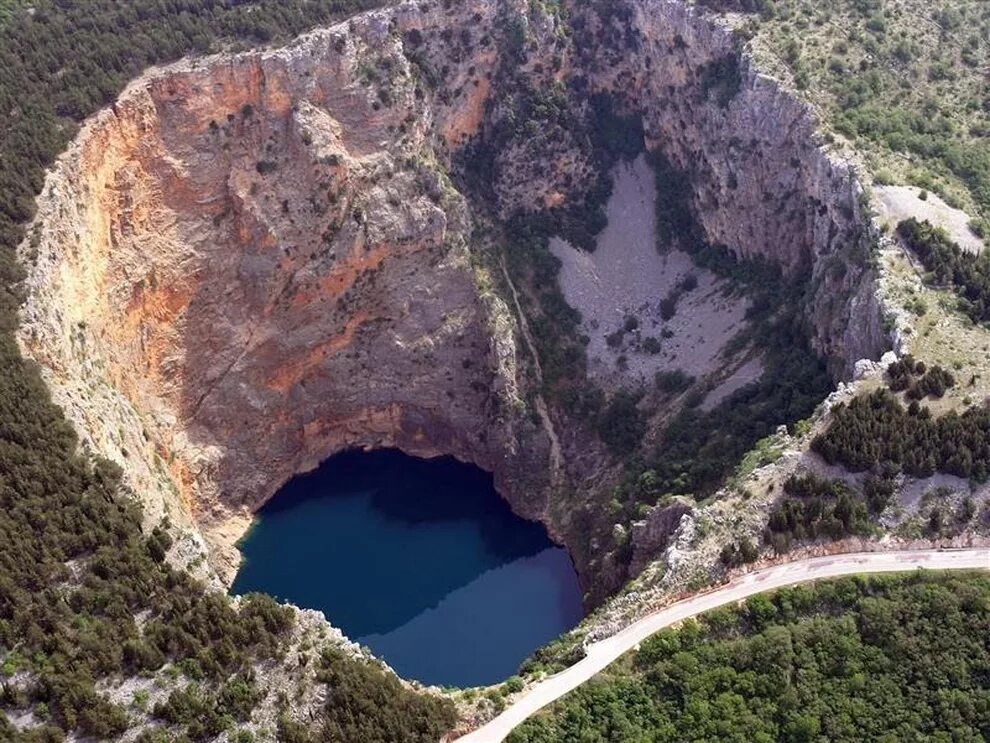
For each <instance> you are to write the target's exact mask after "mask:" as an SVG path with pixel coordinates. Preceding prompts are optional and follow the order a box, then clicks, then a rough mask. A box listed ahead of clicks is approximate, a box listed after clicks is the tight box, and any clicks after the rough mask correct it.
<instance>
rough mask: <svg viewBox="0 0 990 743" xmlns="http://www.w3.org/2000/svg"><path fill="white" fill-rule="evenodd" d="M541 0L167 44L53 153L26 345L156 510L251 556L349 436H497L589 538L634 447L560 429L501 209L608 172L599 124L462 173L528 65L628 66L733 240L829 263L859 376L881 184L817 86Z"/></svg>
mask: <svg viewBox="0 0 990 743" xmlns="http://www.w3.org/2000/svg"><path fill="white" fill-rule="evenodd" d="M546 5H547V6H548V7H547V8H544V7H542V6H541V5H540V4H537V3H530V2H527V1H525V0H512V1H511V2H509V1H508V0H469V1H468V2H464V3H457V4H451V3H445V2H422V3H416V2H408V3H403V4H400V5H398V6H396V7H394V8H391V9H386V10H381V11H375V12H371V13H367V14H364V15H361V16H359V17H357V18H355V19H353V20H351V21H349V22H347V23H344V24H341V25H338V26H335V27H333V28H329V29H324V30H318V31H315V32H313V33H310V34H308V35H306V36H304V37H302V38H300V39H299V40H297V41H296V42H294V43H293V44H291V45H289V46H287V47H285V48H282V49H278V50H268V51H254V52H247V53H243V54H237V55H222V56H217V57H210V58H205V59H200V60H192V61H185V62H182V63H179V64H177V65H174V66H171V67H167V68H164V69H160V70H153V71H151V72H149V73H148V74H146V75H145V76H143V77H142V78H140V79H138V80H136V81H135V82H134V83H132V84H131V85H130V86H129V87H128V89H127V90H126V91H125V93H124V94H123V95H122V96H121V97H120V99H119V100H118V101H117V103H116V104H115V105H114V106H112V107H111V108H110V109H108V110H105V111H103V112H102V113H100V114H99V115H98V116H96V117H95V118H94V119H92V120H91V121H90V122H88V123H87V125H86V126H85V127H84V128H83V130H82V131H81V133H80V135H79V137H78V138H77V140H76V141H75V142H74V144H73V145H72V147H71V149H70V150H69V151H68V152H67V153H66V154H65V155H64V156H63V157H62V158H61V159H60V161H59V163H58V166H57V167H56V168H55V170H54V171H53V172H52V173H51V174H50V176H49V178H48V180H47V183H46V186H45V190H44V193H43V195H42V197H41V199H40V202H39V206H40V208H39V213H38V218H37V221H36V225H35V227H34V229H33V231H32V235H31V238H30V239H29V240H28V241H26V243H25V245H24V248H23V256H24V259H25V261H26V262H27V263H28V264H29V269H30V271H29V279H28V282H27V290H28V297H29V298H28V301H27V304H26V306H25V309H24V314H23V325H22V330H21V336H20V337H21V342H22V344H23V346H24V348H25V349H26V352H27V353H28V354H29V355H30V356H32V357H33V358H35V359H36V360H37V361H38V362H39V363H41V365H42V366H43V367H44V370H45V373H46V377H47V379H48V381H49V383H50V385H51V387H52V390H53V394H54V397H55V399H56V401H57V402H59V403H60V404H61V405H63V406H64V407H65V408H66V412H67V413H68V415H69V417H70V418H71V419H72V420H73V421H74V422H75V423H76V425H77V427H78V428H79V430H80V432H81V434H82V436H83V439H84V441H85V442H87V444H88V445H89V446H91V447H92V448H93V449H94V450H95V451H96V452H98V453H100V454H102V455H104V456H107V457H109V458H111V459H113V460H115V461H117V462H119V463H120V464H122V465H123V466H124V469H125V472H126V473H127V476H128V482H129V483H130V484H131V485H132V487H133V488H134V490H135V491H136V492H138V493H140V494H141V495H142V497H143V498H144V499H145V501H146V506H147V511H148V517H149V519H152V520H156V519H158V518H159V517H160V516H161V515H162V514H163V513H166V512H168V513H170V514H171V516H172V519H173V521H178V522H180V523H186V524H188V525H190V526H191V527H194V531H195V529H201V530H202V531H203V532H204V533H205V535H206V537H207V541H208V542H209V543H210V545H211V546H212V547H213V548H214V549H213V550H212V555H213V558H214V559H213V562H214V565H215V567H216V568H217V569H218V570H219V572H220V573H221V574H222V575H223V576H224V577H225V578H228V579H229V578H230V577H231V576H232V571H233V568H234V567H235V565H236V552H235V551H234V550H233V548H232V545H233V541H234V540H235V539H236V538H237V537H238V536H240V534H242V533H243V529H244V528H245V527H246V525H247V523H248V522H249V520H250V515H251V513H252V512H253V511H255V510H256V509H257V508H258V507H259V506H260V505H261V504H263V503H264V502H265V501H266V500H267V499H268V498H270V497H271V495H272V494H273V493H274V492H275V491H276V490H277V489H278V487H279V486H280V485H281V484H282V483H284V482H285V481H286V480H287V479H288V478H290V477H291V476H292V475H294V474H296V473H299V472H301V471H305V470H307V469H310V468H313V467H315V466H316V465H317V464H318V463H319V462H320V461H321V460H322V459H324V458H326V457H328V456H330V455H331V454H333V453H335V452H338V451H340V450H343V449H346V448H352V447H381V446H396V447H399V448H401V449H403V450H405V451H407V452H410V453H412V454H416V455H423V456H429V455H435V454H452V455H454V456H457V457H458V458H460V459H463V460H466V461H470V462H474V463H477V464H478V465H480V466H481V467H484V468H486V469H488V470H491V471H492V472H493V473H494V475H495V481H496V485H497V486H498V488H499V490H500V492H501V493H502V494H503V495H504V496H505V497H506V499H507V500H508V501H509V502H510V503H511V504H512V506H513V507H514V508H515V509H516V510H517V511H518V512H519V513H520V514H522V515H524V516H529V517H532V518H539V519H542V520H544V521H545V522H546V523H547V524H548V527H549V528H550V530H551V533H553V534H554V535H555V536H556V537H558V538H560V539H562V540H563V541H565V542H566V543H568V544H571V545H572V546H573V545H574V544H575V542H576V541H577V540H582V539H585V538H586V536H587V534H586V530H585V529H584V527H582V525H581V523H580V521H579V520H573V519H571V518H569V515H568V503H569V501H568V500H567V497H568V496H569V494H570V493H571V492H572V491H573V490H580V489H584V490H588V489H589V488H590V489H592V490H593V489H594V487H595V485H594V483H595V482H596V481H595V478H594V475H595V474H596V473H595V472H594V469H595V467H598V466H601V467H604V466H606V465H608V466H612V465H614V464H615V463H614V462H608V461H607V458H605V457H604V456H600V457H597V458H596V457H595V456H593V457H591V458H590V459H588V458H587V457H583V454H584V452H583V451H581V448H582V447H583V446H585V444H587V442H582V441H571V443H570V445H565V447H564V450H563V453H561V450H560V448H559V447H560V444H559V443H558V437H557V434H556V432H555V431H554V430H553V427H554V423H553V422H552V421H554V420H556V421H558V423H559V422H560V421H562V420H564V421H566V417H564V416H561V415H560V414H559V413H556V412H555V413H554V415H548V414H547V413H546V408H545V404H544V402H543V400H542V399H541V398H540V395H539V379H538V378H535V377H534V375H533V373H532V372H531V371H528V369H529V367H527V366H526V365H524V364H522V363H517V358H519V359H521V358H522V356H523V355H524V354H526V353H531V352H532V349H528V348H526V347H525V346H526V344H525V343H524V341H525V335H526V334H525V332H524V327H523V325H522V324H521V323H520V322H519V318H518V317H517V316H516V314H515V312H516V309H515V308H516V305H515V302H514V300H513V297H512V295H511V292H510V291H508V288H507V287H506V286H505V283H504V279H503V278H502V277H501V276H500V275H499V272H498V265H499V264H498V260H497V257H496V256H495V255H494V254H493V253H492V250H493V248H492V246H491V245H490V242H489V241H487V240H486V239H483V236H482V235H481V234H480V232H479V230H478V229H477V228H478V226H479V225H484V224H485V223H486V222H485V220H486V219H488V218H489V216H490V214H489V212H490V210H489V207H492V208H494V211H495V212H497V213H498V214H499V215H500V216H502V217H504V216H507V215H509V214H511V213H513V212H514V211H518V210H520V209H525V210H534V209H535V210H545V209H554V208H564V207H566V206H567V205H568V204H571V203H577V202H578V201H579V199H580V198H582V196H583V194H584V193H586V192H587V190H588V188H589V187H590V186H589V184H590V183H591V182H592V181H593V180H594V179H595V178H597V177H598V176H599V175H600V173H598V172H597V170H596V168H597V167H598V164H597V163H596V161H595V159H594V156H593V147H592V146H591V144H590V142H589V139H588V131H587V129H586V128H585V129H581V128H580V127H570V128H569V127H568V126H561V127H559V131H558V134H560V136H553V137H552V136H550V135H551V134H552V133H553V132H552V131H551V130H549V129H543V128H541V127H538V126H537V127H531V128H530V130H529V131H528V134H527V130H526V129H525V127H520V131H521V132H522V133H523V135H524V136H518V137H515V138H514V139H510V140H507V141H502V142H499V143H498V145H499V147H498V152H496V154H495V158H494V160H493V161H492V167H491V169H490V171H488V172H486V173H484V174H483V176H484V177H485V178H487V179H489V182H490V185H491V189H492V193H493V194H495V199H496V202H497V203H495V204H494V205H485V204H481V203H478V202H477V201H476V202H474V203H472V201H471V200H470V199H469V198H467V197H466V196H465V195H464V194H462V193H461V192H459V191H458V190H457V189H456V188H454V186H453V185H452V181H451V180H450V178H449V177H448V174H449V173H451V172H454V171H456V170H457V167H455V163H457V162H459V161H460V160H461V159H463V158H464V157H465V156H466V155H467V154H468V153H470V152H471V151H472V148H476V147H478V145H479V143H484V142H485V141H486V138H487V137H488V136H489V135H490V133H491V132H492V131H493V129H494V128H495V127H496V125H497V124H498V123H499V122H501V121H504V120H505V119H506V117H511V116H513V111H514V105H515V103H517V102H518V97H517V96H513V95H509V93H510V91H506V90H502V89H499V88H498V85H499V84H500V82H503V81H504V80H505V79H506V75H507V74H508V73H509V72H511V75H512V77H513V79H514V80H515V81H517V82H518V81H519V80H523V81H525V82H526V86H527V89H528V90H532V91H542V92H543V93H547V94H549V95H551V97H552V98H553V100H554V101H559V102H560V106H559V114H560V116H559V118H560V119H561V120H567V118H568V117H572V118H574V119H575V120H582V117H584V119H585V120H586V116H587V112H588V104H587V101H588V98H589V96H590V95H592V94H594V93H603V92H608V93H611V94H612V95H613V97H614V98H615V99H616V100H617V101H618V102H619V105H620V106H621V107H622V108H623V110H625V111H626V112H628V113H632V114H633V115H635V116H638V117H641V118H642V120H643V122H644V128H645V131H646V133H647V139H648V144H649V145H650V146H651V147H653V148H656V149H659V150H661V151H663V152H664V153H665V155H666V156H667V157H668V158H669V159H670V160H671V161H673V162H674V163H676V164H677V165H679V166H680V167H681V168H683V169H685V170H686V171H688V172H689V174H690V177H691V184H692V186H693V188H694V195H693V206H694V210H695V212H696V214H697V217H698V220H699V222H700V224H701V225H702V227H703V228H704V230H705V232H706V234H707V236H708V238H709V240H710V241H712V242H713V243H718V244H724V245H726V246H728V247H729V248H730V249H731V250H733V251H735V252H736V253H737V254H739V255H742V256H750V257H751V256H757V255H759V256H763V257H765V258H767V259H768V260H771V261H774V262H777V263H779V264H780V265H782V266H784V267H785V268H786V269H787V270H788V271H789V272H791V273H796V272H798V271H799V270H801V269H804V270H807V271H810V273H811V276H812V281H813V286H814V291H813V294H812V300H811V304H810V306H809V307H808V312H807V314H808V317H809V318H810V319H811V320H812V322H813V324H814V327H815V339H816V344H817V346H818V348H819V349H820V350H821V351H822V352H823V353H824V354H826V355H828V356H829V357H830V358H832V359H833V366H834V367H835V369H836V371H837V372H840V373H841V372H843V371H845V370H849V369H851V368H852V365H853V364H854V363H855V361H856V360H858V359H859V358H861V357H864V356H876V355H878V352H879V350H880V348H881V346H882V345H883V342H884V339H883V338H882V334H881V333H880V330H879V327H880V323H879V309H878V306H877V304H876V300H875V297H874V288H873V273H872V269H870V268H869V264H868V261H867V251H866V250H865V248H864V246H865V244H866V243H868V235H867V227H866V223H865V220H864V218H863V215H862V213H861V210H860V207H859V201H858V193H859V191H858V186H857V184H856V182H855V179H854V178H853V176H852V173H851V172H850V171H849V170H848V169H847V168H845V167H844V166H843V165H841V164H839V163H835V162H833V161H832V160H830V159H829V157H828V156H827V155H825V154H824V153H823V152H822V151H821V150H820V148H819V147H818V145H817V144H816V142H815V138H814V122H813V120H812V118H811V117H810V115H809V113H808V111H807V110H806V109H805V108H804V107H803V106H802V105H801V104H799V103H797V102H796V101H795V100H794V99H792V98H791V97H789V96H788V95H787V94H786V93H785V92H783V91H782V90H780V88H779V87H778V86H777V85H776V84H775V83H774V82H773V81H770V80H767V79H765V78H763V77H761V76H760V75H759V74H757V73H756V72H755V71H754V70H753V69H752V68H751V67H750V65H749V64H748V62H747V61H746V60H745V59H744V57H743V56H742V53H741V51H740V49H739V46H738V43H737V41H736V40H735V39H734V37H733V36H732V35H731V34H730V33H729V32H728V31H727V30H725V29H723V28H721V27H719V26H718V25H717V24H715V23H713V22H712V21H711V20H709V19H706V18H705V17H703V16H700V15H697V14H696V13H695V12H694V11H692V10H690V9H688V8H687V7H685V5H684V4H683V3H682V2H680V1H679V0H621V2H614V3H612V2H609V3H587V4H586V3H575V4H574V7H572V8H570V10H569V14H568V13H563V12H555V11H554V9H553V7H550V6H554V4H553V3H547V4H546ZM733 70H735V72H733ZM726 74H727V75H728V87H726V83H725V81H724V80H723V79H722V78H723V77H724V76H725V75H726ZM541 95H542V93H541ZM523 123H524V122H523ZM509 288H511V287H509ZM582 457H583V458H582ZM589 462H591V464H589ZM558 465H560V466H561V467H562V469H558ZM589 469H590V470H591V471H590V472H589ZM569 483H570V484H569ZM574 483H578V484H577V485H575V484H574ZM552 496H559V497H558V498H557V501H556V506H555V507H554V508H551V507H549V505H548V503H549V501H550V499H551V497H552ZM655 532H656V529H653V530H652V531H651V532H650V534H649V540H650V543H651V544H661V543H663V535H662V534H657V533H655ZM590 551H593V550H590ZM648 551H649V550H647V552H648ZM588 552H589V550H588V549H585V550H582V551H580V554H579V555H578V563H579V564H578V567H579V569H581V570H582V571H583V572H584V573H585V574H584V576H583V577H584V579H585V585H586V586H588V585H589V584H592V583H596V584H597V589H596V594H595V595H597V596H599V597H600V596H601V595H603V593H604V592H605V591H608V590H611V589H614V588H616V587H617V584H618V582H619V581H621V580H622V578H623V577H624V575H625V573H624V572H623V571H622V570H617V571H614V572H612V573H610V574H609V575H603V576H589V575H588V574H587V567H588V564H589V560H590V558H589V557H588ZM647 552H644V551H643V550H639V551H637V552H636V556H637V557H636V559H637V562H639V563H641V562H643V561H644V560H646V559H648V557H649V555H648V554H647Z"/></svg>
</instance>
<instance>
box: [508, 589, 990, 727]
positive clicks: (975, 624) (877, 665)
mask: <svg viewBox="0 0 990 743" xmlns="http://www.w3.org/2000/svg"><path fill="white" fill-rule="evenodd" d="M988 631H990V577H988V576H987V575H986V574H983V573H980V574H971V575H952V576H949V575H945V574H937V573H915V574H912V575H908V576H878V577H869V578H859V577H857V578H843V579H840V580H834V581H826V582H822V583H817V584H814V585H806V586H799V587H795V588H787V589H782V590H780V591H777V592H775V593H773V594H761V595H758V596H754V597H752V598H750V599H749V600H748V601H746V602H745V603H744V604H743V605H742V606H740V607H725V608H721V609H717V610H715V611H712V612H709V613H708V614H705V615H703V616H702V617H701V618H700V619H699V620H697V621H694V620H689V621H687V622H685V623H684V624H683V625H682V626H681V628H680V629H666V630H662V631H660V632H658V633H657V634H655V635H653V636H652V637H651V638H649V639H648V640H645V641H644V642H643V643H642V644H641V646H640V649H639V652H637V653H634V654H630V655H629V656H626V657H625V658H623V659H621V660H620V661H618V662H617V663H615V664H613V665H612V666H611V667H610V668H609V669H608V670H607V671H606V672H605V673H603V674H602V675H600V676H599V677H597V678H596V679H593V680H592V681H590V682H589V683H587V684H585V685H583V686H581V687H579V688H578V689H577V690H575V691H574V692H571V693H570V694H569V695H567V696H566V697H564V698H563V699H561V700H559V701H557V702H556V703H555V704H554V705H552V706H551V707H550V708H549V710H547V711H545V712H543V713H541V714H539V715H538V716H536V717H534V718H531V719H530V720H528V721H527V722H525V723H524V724H523V725H522V726H520V727H519V728H517V729H516V730H515V731H514V732H513V733H512V734H511V735H510V737H509V739H508V740H509V741H511V742H512V743H551V741H552V743H579V742H582V743H583V742H585V741H655V742H656V743H663V742H664V741H671V743H674V742H675V741H686V740H691V741H767V742H770V741H819V740H828V741H835V742H836V743H840V742H843V741H848V743H860V742H861V741H867V740H870V741H881V740H946V741H948V740H956V741H977V740H985V739H987V738H988V737H990V693H988V691H987V679H986V674H987V668H988V667H990V648H988V646H987V643H986V641H985V640H986V637H987V633H988Z"/></svg>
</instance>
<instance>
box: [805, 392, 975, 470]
mask: <svg viewBox="0 0 990 743" xmlns="http://www.w3.org/2000/svg"><path fill="white" fill-rule="evenodd" d="M832 415H833V421H832V424H831V425H830V426H829V428H828V430H827V431H826V432H825V433H823V434H822V435H821V436H819V437H817V438H816V439H815V440H814V442H813V443H812V448H813V449H814V450H815V451H816V452H818V453H819V454H820V455H821V456H822V457H823V458H824V459H825V461H827V462H828V463H829V464H842V465H845V466H846V467H848V468H849V469H850V470H852V471H854V472H863V471H864V470H875V471H880V469H881V468H886V469H887V470H888V471H892V472H900V471H903V472H906V473H907V474H909V475H914V476H915V477H928V476H930V475H932V474H934V473H935V472H944V473H947V474H950V475H958V476H959V477H970V478H973V479H974V480H978V481H983V480H985V479H986V478H987V475H988V474H990V472H988V470H987V467H988V466H990V407H987V406H985V405H984V406H980V407H974V408H971V409H969V410H967V411H966V412H965V413H963V414H961V415H960V414H958V413H956V412H954V411H953V412H949V413H946V414H945V415H943V416H940V417H938V418H935V417H933V416H932V415H931V413H930V411H929V410H928V408H926V407H923V406H919V405H918V404H917V403H916V402H915V403H913V404H912V405H910V406H909V407H908V408H907V409H905V407H904V406H903V405H902V404H901V403H900V401H899V400H898V399H897V397H896V396H895V395H894V394H892V393H891V392H890V391H888V390H886V389H881V390H877V391H876V392H873V393H871V394H869V395H864V396H860V397H856V398H853V400H851V401H850V402H849V403H848V404H842V405H839V406H837V407H836V409H835V410H833V411H832Z"/></svg>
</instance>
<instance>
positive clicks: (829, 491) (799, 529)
mask: <svg viewBox="0 0 990 743" xmlns="http://www.w3.org/2000/svg"><path fill="white" fill-rule="evenodd" d="M784 493H785V495H786V497H785V498H784V500H783V501H782V502H781V503H780V504H779V505H777V506H776V507H775V508H774V510H773V511H772V512H771V514H770V521H769V523H768V524H767V530H766V534H765V535H764V536H765V541H766V542H767V543H769V544H770V545H772V546H773V548H774V550H776V551H777V552H778V553H783V552H787V551H788V550H789V549H790V547H791V544H792V543H793V542H795V541H797V542H802V541H805V540H812V541H813V540H816V539H820V538H826V539H831V540H837V539H842V538H843V537H848V536H852V535H860V536H865V535H868V534H870V533H871V531H872V526H871V524H870V520H869V511H868V509H867V505H866V503H865V501H864V499H863V498H862V497H860V496H859V495H858V494H857V493H855V492H854V491H853V490H852V488H850V487H849V486H848V485H846V484H845V483H843V482H842V481H840V480H827V479H825V478H823V477H819V476H818V475H815V474H812V473H807V474H802V475H792V476H791V477H789V478H788V479H787V482H785V483H784ZM884 505H885V504H884Z"/></svg>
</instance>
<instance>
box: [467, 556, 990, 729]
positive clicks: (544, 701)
mask: <svg viewBox="0 0 990 743" xmlns="http://www.w3.org/2000/svg"><path fill="white" fill-rule="evenodd" d="M915 568H928V569H931V570H960V569H970V570H971V569H985V570H987V569H990V549H962V550H944V551H942V550H917V551H903V552H865V553H855V554H848V555H833V556H829V557H816V558H811V559H808V560H800V561H798V562H792V563H789V564H787V565H778V566H775V567H770V568H765V569H763V570H758V571H754V572H752V573H749V574H747V575H744V576H741V577H739V578H737V579H735V580H733V581H732V582H730V583H727V584H725V585H724V586H721V587H719V588H717V589H715V590H713V591H710V592H708V593H703V594H698V595H696V596H692V597H691V598H689V599H685V600H684V601H680V602H678V603H676V604H672V605H670V606H668V607H666V608H664V609H661V610H660V611H657V612H656V613H654V614H650V615H649V616H646V617H643V618H642V619H640V620H639V621H637V622H634V623H633V624H631V625H629V626H628V627H626V628H625V629H624V630H622V631H621V632H619V633H618V634H615V635H613V636H612V637H608V638H606V639H604V640H601V641H599V642H596V643H593V644H591V645H589V646H588V648H587V651H588V654H587V656H586V657H585V658H584V659H582V660H581V661H579V662H578V663H576V664H575V665H573V666H571V667H570V668H568V669H566V670H564V671H561V672H560V673H558V674H556V675H555V676H550V677H549V678H547V679H544V680H543V681H541V682H540V683H538V684H536V685H535V686H534V687H532V688H531V689H530V690H529V691H527V692H525V693H524V694H523V695H522V696H520V697H519V698H518V699H517V700H516V701H515V702H514V703H513V704H512V705H511V706H510V707H508V708H507V709H506V710H505V711H504V712H503V713H502V714H500V715H499V716H498V717H496V718H495V719H494V720H492V721H491V722H489V723H488V724H487V725H485V726H484V727H481V728H479V729H478V730H475V731H474V732H472V733H468V734H467V735H465V736H462V737H461V738H458V739H457V743H497V741H501V740H503V739H504V738H505V736H507V735H508V734H509V732H511V731H512V729H513V728H515V727H516V726H517V725H519V724H520V723H521V722H522V721H523V720H525V719H526V718H527V717H529V716H530V715H532V714H534V713H535V712H537V711H538V710H540V709H542V708H543V707H545V706H547V705H548V704H550V703H551V702H553V701H554V700H556V699H558V698H560V697H562V696H564V694H566V693H567V692H569V691H571V690H572V689H574V688H576V687H577V686H580V685H581V684H583V683H584V682H585V681H587V680H588V679H590V678H591V677H592V676H594V675H595V674H596V673H598V672H599V671H601V670H602V669H604V668H605V666H607V665H609V664H610V663H612V662H613V661H614V660H616V659H617V658H618V657H619V656H620V655H622V654H623V653H626V652H628V651H629V650H632V649H633V648H635V647H636V646H637V645H638V644H639V643H640V642H642V641H643V640H645V639H646V638H647V637H649V636H650V635H652V634H653V633H654V632H657V631H658V630H661V629H663V628H664V627H669V626H670V625H672V624H676V623H677V622H680V621H682V620H684V619H687V618H688V617H693V616H696V615H698V614H701V613H702V612H706V611H708V610H710V609H714V608H716V607H719V606H723V605H725V604H730V603H734V602H737V601H739V600H741V599H744V598H746V597H748V596H752V595H753V594H756V593H761V592H763V591H769V590H773V589H775V588H781V587H783V586H790V585H794V584H795V583H804V582H806V581H811V580H818V579H821V578H835V577H838V576H841V575H852V574H856V573H892V572H899V571H906V570H913V569H915Z"/></svg>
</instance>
